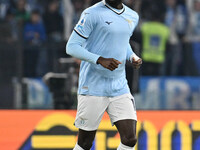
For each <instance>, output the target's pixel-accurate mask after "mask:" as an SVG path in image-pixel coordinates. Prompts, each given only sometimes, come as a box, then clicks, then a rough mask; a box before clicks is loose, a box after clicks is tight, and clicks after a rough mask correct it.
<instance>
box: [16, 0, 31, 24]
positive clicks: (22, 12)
mask: <svg viewBox="0 0 200 150" xmlns="http://www.w3.org/2000/svg"><path fill="white" fill-rule="evenodd" d="M16 6H17V8H16V13H15V16H16V19H17V20H19V21H20V22H22V23H24V22H26V21H28V20H29V18H30V14H29V12H28V11H27V9H26V0H18V1H17V4H16Z"/></svg>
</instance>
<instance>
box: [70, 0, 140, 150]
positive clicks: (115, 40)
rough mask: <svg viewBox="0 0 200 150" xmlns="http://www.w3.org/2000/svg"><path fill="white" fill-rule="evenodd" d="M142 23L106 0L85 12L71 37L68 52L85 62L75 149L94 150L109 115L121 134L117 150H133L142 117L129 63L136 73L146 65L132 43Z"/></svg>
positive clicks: (113, 1) (115, 2) (119, 0)
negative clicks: (127, 68)
mask: <svg viewBox="0 0 200 150" xmlns="http://www.w3.org/2000/svg"><path fill="white" fill-rule="evenodd" d="M138 20H139V17H138V14H137V13H136V12H135V11H133V10H131V9H130V8H128V7H127V6H125V5H124V4H123V3H122V0H105V1H101V2H99V3H97V4H95V5H93V6H92V7H89V8H87V9H86V10H85V11H83V13H82V15H81V18H80V21H79V22H78V24H77V25H76V27H75V29H74V31H73V32H72V35H71V37H70V39H69V41H68V43H67V47H66V51H67V53H68V54H69V55H71V56H73V57H76V58H79V59H81V60H82V62H81V66H80V75H79V89H78V108H77V115H76V120H75V126H76V127H77V128H79V134H78V142H77V144H76V146H75V147H74V150H89V149H90V148H91V147H92V143H93V140H94V137H95V134H96V131H97V128H98V126H99V124H100V121H101V119H102V116H103V114H104V112H105V111H106V112H107V113H108V115H109V117H110V120H111V123H112V125H115V126H116V127H117V129H118V131H119V134H120V138H121V143H120V145H119V147H118V150H133V149H134V146H135V144H136V141H137V139H136V123H137V115H136V108H135V101H134V98H133V96H132V95H131V94H130V90H129V87H128V85H127V80H126V75H125V63H126V60H129V61H130V62H132V63H133V66H134V67H135V68H139V67H140V65H141V64H142V60H141V59H140V58H139V57H138V56H137V55H136V54H135V53H134V52H133V51H132V49H131V46H130V44H129V40H130V37H131V35H132V33H133V31H134V29H135V27H136V26H137V24H138Z"/></svg>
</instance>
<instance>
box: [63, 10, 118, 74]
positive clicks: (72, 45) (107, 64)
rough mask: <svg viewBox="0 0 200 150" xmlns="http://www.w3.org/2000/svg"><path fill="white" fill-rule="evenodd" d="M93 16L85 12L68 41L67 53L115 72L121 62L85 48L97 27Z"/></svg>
mask: <svg viewBox="0 0 200 150" xmlns="http://www.w3.org/2000/svg"><path fill="white" fill-rule="evenodd" d="M93 15H94V14H92V13H91V12H90V11H88V12H87V11H84V12H83V14H82V15H81V19H80V21H79V23H78V24H77V25H76V27H75V29H74V31H73V32H72V34H71V36H70V38H69V40H68V43H67V46H66V53H67V54H69V55H71V56H73V57H75V58H78V59H81V60H83V61H87V62H90V63H93V64H100V65H102V66H103V67H104V68H107V69H109V70H111V71H113V70H115V69H116V68H118V65H119V64H121V62H119V61H117V60H115V59H114V58H103V57H101V56H100V55H97V54H94V53H91V52H89V51H88V50H87V49H85V48H84V47H83V45H84V43H85V42H86V40H87V38H88V37H89V36H90V34H91V32H92V30H93V29H94V27H95V25H96V17H93Z"/></svg>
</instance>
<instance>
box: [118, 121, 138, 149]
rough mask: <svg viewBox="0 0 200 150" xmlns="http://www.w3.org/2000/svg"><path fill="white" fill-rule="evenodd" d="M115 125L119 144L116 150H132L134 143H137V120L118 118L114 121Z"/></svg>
mask: <svg viewBox="0 0 200 150" xmlns="http://www.w3.org/2000/svg"><path fill="white" fill-rule="evenodd" d="M114 124H115V126H116V127H117V129H118V131H119V134H120V138H121V144H120V145H119V147H118V150H127V149H130V150H133V149H134V146H135V144H136V143H137V138H136V125H137V121H135V120H120V121H117V122H115V123H114Z"/></svg>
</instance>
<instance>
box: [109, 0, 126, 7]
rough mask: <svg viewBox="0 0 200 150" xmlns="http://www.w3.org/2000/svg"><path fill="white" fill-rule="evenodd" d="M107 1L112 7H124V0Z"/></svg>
mask: <svg viewBox="0 0 200 150" xmlns="http://www.w3.org/2000/svg"><path fill="white" fill-rule="evenodd" d="M106 3H107V4H109V5H110V6H111V7H113V8H116V9H122V8H123V5H122V0H115V1H112V0H106Z"/></svg>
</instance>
